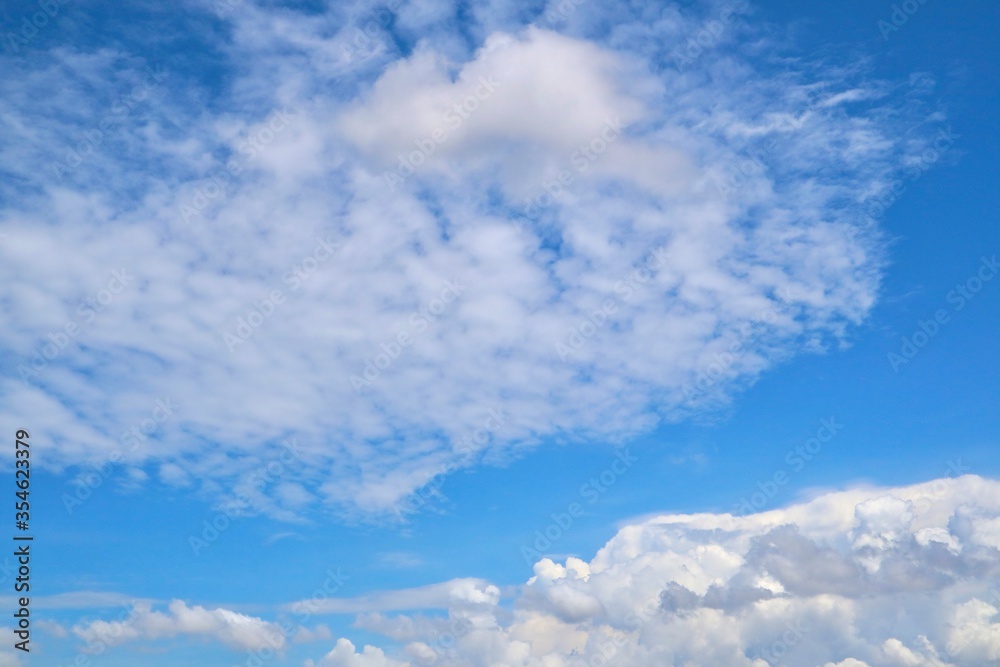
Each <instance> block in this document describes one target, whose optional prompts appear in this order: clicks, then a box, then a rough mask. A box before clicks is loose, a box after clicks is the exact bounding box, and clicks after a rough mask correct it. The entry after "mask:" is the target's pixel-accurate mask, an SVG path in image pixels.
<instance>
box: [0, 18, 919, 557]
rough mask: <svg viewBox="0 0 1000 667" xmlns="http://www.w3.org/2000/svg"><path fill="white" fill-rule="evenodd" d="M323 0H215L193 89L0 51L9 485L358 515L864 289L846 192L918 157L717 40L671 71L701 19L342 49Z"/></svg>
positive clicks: (898, 138)
mask: <svg viewBox="0 0 1000 667" xmlns="http://www.w3.org/2000/svg"><path fill="white" fill-rule="evenodd" d="M336 4H337V6H336V7H335V8H331V9H329V10H328V11H327V12H326V13H320V14H309V15H304V14H296V13H295V12H294V11H292V10H287V9H280V10H279V9H274V8H264V7H257V6H255V5H254V4H253V3H249V2H248V3H243V4H241V5H240V7H239V8H238V11H236V10H234V11H231V12H228V13H227V14H226V16H225V20H226V22H227V26H228V27H229V29H230V30H229V31H228V32H227V33H226V35H227V37H226V38H225V40H224V41H223V42H222V43H221V44H220V43H218V33H217V32H216V31H214V30H209V29H208V28H206V29H205V30H206V33H205V34H204V35H201V36H200V37H202V38H204V39H206V40H207V39H209V37H210V38H211V44H212V46H211V47H210V50H211V53H212V62H214V63H217V64H218V70H213V71H212V72H211V73H207V74H205V78H204V79H201V78H197V77H198V76H199V75H197V74H192V72H193V71H197V72H201V71H202V69H203V68H202V64H201V63H202V61H201V60H195V62H196V63H197V65H196V66H192V67H190V68H185V67H183V66H177V67H174V68H171V67H170V66H169V65H167V64H166V63H169V62H172V61H170V60H167V59H165V60H164V61H163V62H162V63H161V62H157V63H152V65H155V66H151V67H148V68H147V65H150V64H151V63H150V60H151V57H152V55H151V54H146V55H145V56H144V54H142V53H139V54H136V53H127V52H123V51H117V50H114V49H111V48H107V47H104V46H100V47H98V46H95V47H94V48H93V49H92V50H90V51H88V50H85V49H83V48H81V47H74V48H69V47H68V46H67V47H61V48H53V49H51V50H49V51H45V52H41V53H38V54H36V55H37V57H33V58H32V59H28V60H11V61H10V62H9V65H10V69H9V71H10V72H11V76H9V77H5V79H4V81H3V82H2V83H0V112H2V114H0V115H2V117H3V118H5V119H6V120H5V122H6V123H7V124H8V126H9V127H12V128H17V132H16V134H19V135H20V136H22V137H24V138H25V140H24V141H22V142H19V143H17V144H5V145H4V146H3V147H2V154H0V155H2V158H3V161H4V163H5V164H6V165H10V167H9V169H11V170H12V172H11V173H12V178H11V179H9V182H10V183H16V186H15V185H11V186H6V185H5V186H2V187H3V188H4V189H3V191H2V195H3V196H2V198H0V201H2V209H0V233H2V234H5V237H4V241H3V244H2V245H0V254H2V255H3V261H2V262H0V280H2V281H3V284H4V285H5V293H6V295H7V296H6V301H5V304H6V306H7V308H8V311H9V313H10V317H8V318H5V319H4V322H3V323H2V324H0V341H2V343H0V345H2V346H3V347H2V356H3V358H4V360H5V362H4V363H5V367H4V368H5V370H6V371H7V372H5V373H4V375H3V378H4V379H3V380H0V395H2V397H3V401H2V402H0V405H2V407H0V422H2V423H3V424H6V425H8V426H9V427H11V428H12V427H13V426H12V425H14V424H15V423H17V424H20V423H25V422H27V423H39V424H41V423H44V424H47V425H49V426H48V428H49V432H48V433H47V434H46V438H45V439H44V442H45V443H46V444H45V447H47V448H48V449H49V451H47V452H46V453H45V455H44V456H42V457H40V459H39V462H40V464H44V465H50V466H53V467H60V466H68V465H90V464H96V465H105V464H107V463H108V462H109V461H111V462H112V463H113V464H114V465H113V466H112V467H114V468H118V467H124V468H127V469H128V474H127V475H121V476H120V477H119V478H118V479H119V481H120V482H122V483H126V482H127V483H128V484H144V483H149V482H148V480H147V478H148V479H152V480H155V481H156V482H157V483H163V484H168V485H174V486H179V487H185V486H187V487H195V486H196V485H197V487H199V488H197V490H198V491H201V492H204V493H206V494H208V495H209V496H211V497H216V498H217V497H218V496H220V495H222V496H225V495H231V494H232V493H233V490H234V489H238V488H243V487H250V486H252V487H253V488H252V490H251V491H247V492H246V493H244V494H243V495H245V496H246V497H248V498H250V500H251V501H252V504H253V507H254V509H255V510H258V511H264V512H268V513H270V514H272V515H274V516H279V517H290V516H294V515H296V514H298V513H300V512H301V511H302V510H303V509H304V508H308V507H310V506H313V505H315V504H326V505H330V506H334V507H337V508H339V509H341V510H343V511H349V512H364V513H373V512H376V513H377V512H384V511H386V510H388V509H390V508H391V507H393V506H394V504H396V503H398V502H399V501H400V499H401V498H403V497H405V496H406V495H407V494H409V493H411V492H412V491H413V490H415V489H418V488H420V487H421V486H422V485H424V484H426V483H427V482H428V480H429V479H431V478H432V477H433V476H434V475H435V474H437V473H439V472H440V471H442V470H452V469H455V468H456V467H460V466H467V465H474V464H476V463H477V462H478V461H479V460H480V459H481V458H482V457H484V456H487V457H488V456H490V455H494V454H500V453H504V452H510V451H518V450H520V449H523V448H526V447H530V446H532V445H534V444H536V443H537V442H539V441H541V440H542V439H551V438H563V437H570V438H574V437H599V438H623V437H628V436H629V435H631V434H634V433H637V432H640V431H643V430H646V429H649V428H651V427H653V426H654V425H655V424H656V423H658V422H659V421H660V420H663V419H679V418H683V417H684V415H686V414H688V413H689V412H690V411H692V410H699V409H703V408H704V407H705V406H717V405H719V404H720V403H722V402H725V401H726V400H727V398H728V397H729V396H730V395H731V394H732V393H733V392H734V391H737V390H739V389H740V388H741V387H744V386H746V385H747V384H748V383H751V382H753V381H754V379H755V378H756V377H757V376H758V375H759V374H760V373H762V372H764V371H765V370H766V369H767V368H769V367H771V366H772V365H773V364H775V363H777V362H779V361H781V360H783V359H786V358H788V357H789V356H791V355H793V354H796V353H798V352H801V351H815V350H821V349H824V348H826V347H828V346H829V345H830V344H835V343H837V342H838V341H840V340H842V339H843V336H844V334H845V331H846V330H847V327H849V326H850V325H852V324H854V323H857V322H860V321H861V320H862V319H863V318H864V317H865V315H866V313H867V312H868V310H869V308H870V307H871V306H872V304H873V303H874V299H875V296H876V292H877V287H878V279H879V257H880V246H879V242H878V239H877V234H876V233H875V232H874V231H873V229H872V226H871V220H870V219H869V218H868V216H867V215H866V202H867V200H868V199H869V198H871V197H873V196H875V195H878V194H879V193H880V192H881V191H882V190H884V188H885V187H886V186H887V184H888V183H889V182H890V179H891V177H892V175H893V174H894V172H895V171H896V170H901V169H904V168H905V167H906V165H907V160H908V159H910V157H911V156H912V155H914V154H915V153H916V152H917V151H919V149H920V148H921V147H922V146H923V143H922V141H921V139H920V138H919V137H917V138H914V133H913V132H910V131H909V130H910V127H909V125H910V123H911V120H910V116H912V114H911V112H910V111H909V110H908V109H909V107H908V106H907V105H908V101H907V100H908V97H907V96H908V93H907V92H906V91H896V92H893V91H891V90H890V88H889V87H888V86H886V85H884V84H879V83H873V82H867V81H865V79H864V77H863V76H862V73H861V72H860V71H853V70H849V69H844V68H842V67H836V66H833V65H829V64H824V63H813V64H808V63H805V62H800V63H799V65H797V68H798V69H793V70H791V71H790V70H789V63H790V62H792V61H790V60H788V59H783V60H782V62H781V64H780V67H779V66H775V65H774V64H773V63H772V62H770V61H769V60H768V55H767V54H768V53H769V52H770V51H769V49H772V47H773V48H776V47H775V45H774V44H773V42H772V41H771V39H770V38H769V37H768V36H767V35H766V34H763V33H760V34H754V35H753V41H754V50H753V52H752V53H751V52H743V50H741V49H740V48H739V46H738V44H739V40H738V39H737V37H738V36H739V35H740V34H742V32H743V31H749V32H753V31H752V29H751V28H750V27H749V26H746V25H742V26H740V25H738V24H736V23H733V24H731V26H730V27H729V28H728V29H727V30H726V32H725V33H724V35H723V37H722V38H720V39H719V40H718V42H717V44H716V45H715V48H712V49H707V50H706V51H705V52H704V53H703V54H702V55H701V56H700V57H699V60H698V62H697V63H696V64H694V65H691V66H687V67H685V68H684V69H683V71H680V70H678V69H677V68H676V67H674V64H675V63H674V61H673V59H672V58H671V57H670V55H669V54H670V52H671V49H672V48H674V47H675V46H679V45H682V44H684V43H686V40H688V39H689V38H690V37H691V36H692V35H694V34H696V33H697V32H698V30H699V29H700V27H701V25H702V20H703V18H704V17H695V16H687V15H684V14H681V13H680V12H679V11H678V10H677V9H676V8H674V7H669V6H668V7H661V8H654V7H645V8H643V7H638V6H632V5H629V4H628V3H603V4H602V3H585V4H583V5H581V6H579V7H578V8H576V9H575V11H573V12H571V13H568V14H566V15H565V16H564V17H562V18H560V19H559V20H558V21H553V20H550V19H551V17H549V18H545V16H544V15H534V16H526V15H523V10H520V9H517V8H515V7H513V6H512V4H511V3H506V2H494V3H491V4H489V5H488V6H484V7H483V8H480V9H477V10H475V11H473V12H472V13H471V21H472V25H470V26H467V27H466V29H465V30H464V31H463V32H462V33H461V34H459V32H460V31H459V30H458V28H456V25H457V23H456V21H455V18H456V12H457V11H458V10H457V9H456V7H455V6H454V4H452V3H445V2H442V3H435V4H434V5H433V7H434V10H431V9H427V8H425V9H417V8H416V7H407V8H404V9H400V11H399V13H398V16H397V17H396V19H395V20H394V21H390V22H385V24H384V25H383V24H382V23H381V22H378V23H377V24H376V28H375V30H374V31H369V32H371V33H372V34H371V35H369V37H368V41H367V42H364V46H363V47H362V46H361V45H358V44H355V43H354V42H355V41H357V40H356V32H355V31H356V29H357V28H359V27H369V26H370V25H371V21H373V20H374V19H373V18H372V16H373V15H369V14H367V13H366V12H365V11H364V10H366V9H369V8H370V7H369V5H367V4H364V3H360V4H357V5H350V3H336ZM633 4H634V3H633ZM341 5H343V6H341ZM532 22H535V23H536V25H531V24H532ZM197 25H198V24H197V23H193V24H192V27H191V28H190V29H192V30H194V29H195V27H193V26H197ZM602 26H603V27H602ZM188 29H189V28H188V27H187V26H186V27H185V30H188ZM417 35H420V36H424V37H427V39H426V41H420V40H418V38H417V37H416V36H417ZM469 35H472V36H473V37H472V38H471V39H472V43H470V42H469V40H468V39H466V37H467V36H469ZM195 37H199V35H197V34H195V35H194V36H193V38H195ZM53 38H55V35H53ZM151 41H153V42H155V43H157V44H158V43H160V42H161V41H162V40H151ZM102 44H104V42H102ZM352 45H353V46H352ZM150 48H152V46H151V47H150ZM206 48H209V47H206ZM762 54H763V55H762ZM161 55H162V54H161ZM173 55H175V56H176V54H173ZM177 57H180V56H177ZM4 58H7V56H4ZM5 64H7V63H5ZM181 65H183V63H181ZM220 81H221V83H220ZM56 90H58V91H60V93H59V95H49V94H43V91H44V92H46V93H47V92H51V91H56ZM890 93H892V96H891V97H890V96H889V94H890ZM95 119H96V120H95ZM931 120H935V119H931ZM920 121H921V123H924V124H925V125H926V121H927V119H926V118H921V119H920ZM913 125H916V123H915V122H914V123H913ZM29 130H30V131H29ZM11 133H14V132H13V130H12V132H11ZM904 137H905V138H904ZM43 285H44V289H43V288H42V287H41V286H43ZM289 439H293V440H294V442H295V443H296V460H295V462H294V463H292V462H286V463H287V465H286V464H285V463H282V466H283V467H282V466H277V464H275V463H274V462H275V461H278V460H279V457H281V456H282V452H283V451H284V450H283V448H282V445H281V444H280V443H281V442H283V441H288V440H289ZM270 464H274V465H273V466H272V467H274V469H275V470H279V471H282V472H281V474H270V471H271V468H269V467H268V466H269V465H270ZM293 468H294V474H292V475H289V474H287V473H288V472H289V471H290V470H292V469H293ZM263 473H268V474H263ZM251 477H252V478H254V479H256V480H257V481H258V482H259V483H255V484H251V483H250V482H248V481H247V480H248V478H251ZM872 520H873V521H876V522H877V521H878V520H879V519H878V518H877V517H875V518H873V519H872ZM783 539H786V540H789V541H795V540H797V539H798V537H797V536H794V535H791V536H787V537H785V538H783ZM873 539H874V538H873ZM879 539H882V538H879ZM885 539H888V538H885Z"/></svg>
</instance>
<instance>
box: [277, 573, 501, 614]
mask: <svg viewBox="0 0 1000 667" xmlns="http://www.w3.org/2000/svg"><path fill="white" fill-rule="evenodd" d="M499 597H500V590H499V589H498V588H497V587H496V586H494V585H492V584H490V583H489V582H486V581H484V580H482V579H472V578H465V579H452V580H451V581H446V582H442V583H439V584H430V585H428V586H419V587H416V588H407V589H401V590H394V591H385V592H381V593H372V594H369V595H364V596H359V597H354V598H327V599H323V600H317V599H310V600H303V601H299V602H296V603H294V604H292V605H290V609H291V610H292V611H308V612H311V613H321V614H322V613H327V614H333V613H337V614H351V613H359V612H371V611H394V610H403V609H447V608H450V607H452V606H462V605H473V606H475V605H483V604H496V602H497V600H498V599H499Z"/></svg>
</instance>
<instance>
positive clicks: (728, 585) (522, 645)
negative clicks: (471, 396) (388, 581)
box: [318, 475, 1000, 667]
mask: <svg viewBox="0 0 1000 667" xmlns="http://www.w3.org/2000/svg"><path fill="white" fill-rule="evenodd" d="M998 516H1000V482H997V481H992V480H986V479H983V478H980V477H976V476H971V475H969V476H964V477H960V478H951V479H940V480H935V481H933V482H928V483H924V484H917V485H913V486H907V487H899V488H855V489H850V490H846V491H839V492H828V493H824V494H822V495H819V496H817V497H815V498H813V499H811V500H809V501H806V502H801V503H799V504H796V505H792V506H789V507H786V508H783V509H776V510H772V511H768V512H763V513H759V514H753V515H745V516H733V515H731V514H689V515H685V514H679V515H662V516H656V517H651V518H647V519H645V520H643V521H642V522H640V523H632V524H629V525H626V526H623V527H622V528H621V529H620V530H619V532H618V533H617V534H616V535H615V536H614V537H613V538H612V539H611V540H610V541H609V542H608V543H607V544H606V545H605V546H604V547H603V548H602V549H601V550H600V551H598V553H597V554H596V555H595V556H594V557H593V558H592V559H591V560H590V561H589V562H586V561H584V560H582V559H579V558H569V559H567V561H566V562H565V563H563V564H560V563H556V562H553V561H552V560H550V559H547V558H546V559H542V560H540V561H539V562H538V563H536V564H535V568H534V571H535V574H534V576H533V577H532V578H531V579H530V580H529V581H528V582H527V583H526V584H525V585H524V586H522V587H521V589H520V593H519V594H518V595H517V596H516V598H515V600H514V602H513V604H512V605H500V604H499V600H498V599H497V598H491V599H488V600H485V601H484V602H483V603H482V604H479V605H476V606H462V605H452V606H450V607H449V609H448V615H447V617H441V616H425V615H406V614H401V615H396V616H386V615H383V614H381V613H375V614H365V615H362V616H361V617H359V619H358V622H357V625H358V627H360V628H363V629H365V630H368V631H370V632H377V633H380V634H383V635H384V636H386V637H387V638H388V639H389V640H391V642H393V646H395V647H396V648H394V649H391V648H387V649H385V653H384V654H383V653H382V652H379V651H378V650H377V649H375V648H373V647H365V649H364V651H363V653H357V652H355V650H354V647H353V645H351V644H350V643H349V642H347V641H346V640H343V639H342V640H340V642H339V643H338V644H337V647H336V648H335V649H334V651H333V652H332V653H331V654H329V655H328V656H327V657H326V658H324V660H327V661H328V662H326V663H318V664H336V665H340V664H344V665H347V664H350V665H354V664H358V665H362V664H364V665H367V664H369V663H371V664H402V663H403V662H406V661H409V664H411V665H431V664H433V665H439V666H442V667H449V666H452V665H454V666H456V667H457V666H458V665H464V666H470V665H472V666H479V665H482V666H483V667H486V666H488V665H498V664H505V665H521V666H524V667H583V666H585V665H590V666H593V665H604V664H606V665H611V666H618V665H622V666H624V665H629V666H631V667H644V666H647V665H648V666H649V667H653V666H654V665H664V664H668V665H669V664H696V665H704V666H705V667H715V666H718V667H723V666H725V667H732V666H736V667H740V666H744V667H765V666H766V665H774V664H782V665H788V666H789V667H816V666H818V665H823V666H825V667H861V666H865V667H952V666H953V667H985V666H986V665H990V664H995V661H996V660H997V659H998V656H1000V617H998V607H1000V588H998V586H997V584H996V582H997V581H998V578H997V577H998V575H1000V545H996V544H990V545H986V544H982V543H979V542H977V541H976V540H975V539H972V537H971V536H973V535H978V534H982V529H983V528H984V527H988V526H990V525H992V524H993V522H995V521H996V519H997V517H998ZM928 534H933V535H935V536H936V538H937V539H933V540H925V539H921V538H920V537H919V536H920V535H928ZM859 538H860V539H859ZM386 656H388V657H386ZM393 660H398V661H401V662H392V661H393ZM352 661H353V662H352Z"/></svg>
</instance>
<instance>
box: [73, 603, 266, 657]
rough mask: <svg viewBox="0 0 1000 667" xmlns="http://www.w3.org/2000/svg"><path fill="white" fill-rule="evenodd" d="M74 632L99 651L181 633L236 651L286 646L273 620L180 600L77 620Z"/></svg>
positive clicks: (175, 635) (88, 645)
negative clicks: (103, 617) (162, 608)
mask: <svg viewBox="0 0 1000 667" xmlns="http://www.w3.org/2000/svg"><path fill="white" fill-rule="evenodd" d="M73 633H74V634H75V635H76V636H77V637H79V638H80V639H82V640H83V641H85V642H86V643H87V646H86V650H98V649H99V652H103V651H104V649H105V647H108V646H117V645H120V644H123V643H126V642H132V641H141V640H154V639H163V638H173V637H177V636H184V635H187V636H191V637H202V638H207V639H213V640H215V641H218V642H221V643H222V644H224V645H226V646H228V647H230V648H233V649H237V650H259V649H265V648H266V649H271V650H280V649H281V648H283V647H284V646H285V635H284V633H283V632H282V631H281V627H280V626H279V625H277V624H275V623H269V622H267V621H264V620H262V619H260V618H256V617H253V616H246V615H244V614H240V613H237V612H234V611H230V610H228V609H222V608H216V609H205V608H204V607H200V606H193V607H189V606H188V605H187V604H185V603H184V602H183V601H181V600H174V601H172V602H171V603H170V604H169V605H168V606H167V610H166V611H165V612H162V611H157V610H155V609H153V606H152V605H150V604H148V603H138V604H136V605H135V606H134V607H133V608H132V609H131V610H130V612H129V613H128V614H127V616H125V617H124V618H121V619H119V620H114V621H103V620H96V621H91V622H89V623H80V624H77V625H76V626H74V627H73Z"/></svg>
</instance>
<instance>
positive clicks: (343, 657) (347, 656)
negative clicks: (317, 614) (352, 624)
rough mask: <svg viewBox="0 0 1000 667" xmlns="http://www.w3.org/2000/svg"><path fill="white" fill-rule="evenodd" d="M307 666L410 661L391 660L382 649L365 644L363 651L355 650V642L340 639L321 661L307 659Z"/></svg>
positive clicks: (384, 665)
mask: <svg viewBox="0 0 1000 667" xmlns="http://www.w3.org/2000/svg"><path fill="white" fill-rule="evenodd" d="M305 664H306V667H405V666H406V665H408V664H409V663H407V662H399V661H397V660H390V659H389V658H386V657H385V654H384V653H383V652H382V650H381V649H378V648H375V647H374V646H365V647H364V650H363V651H362V652H361V653H357V652H356V651H355V650H354V644H352V643H351V642H349V641H348V640H346V639H338V640H337V645H336V646H335V647H334V649H333V650H332V651H330V652H329V653H327V654H326V655H325V656H323V658H322V659H321V660H320V661H319V662H313V661H312V660H307V661H306V663H305Z"/></svg>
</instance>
